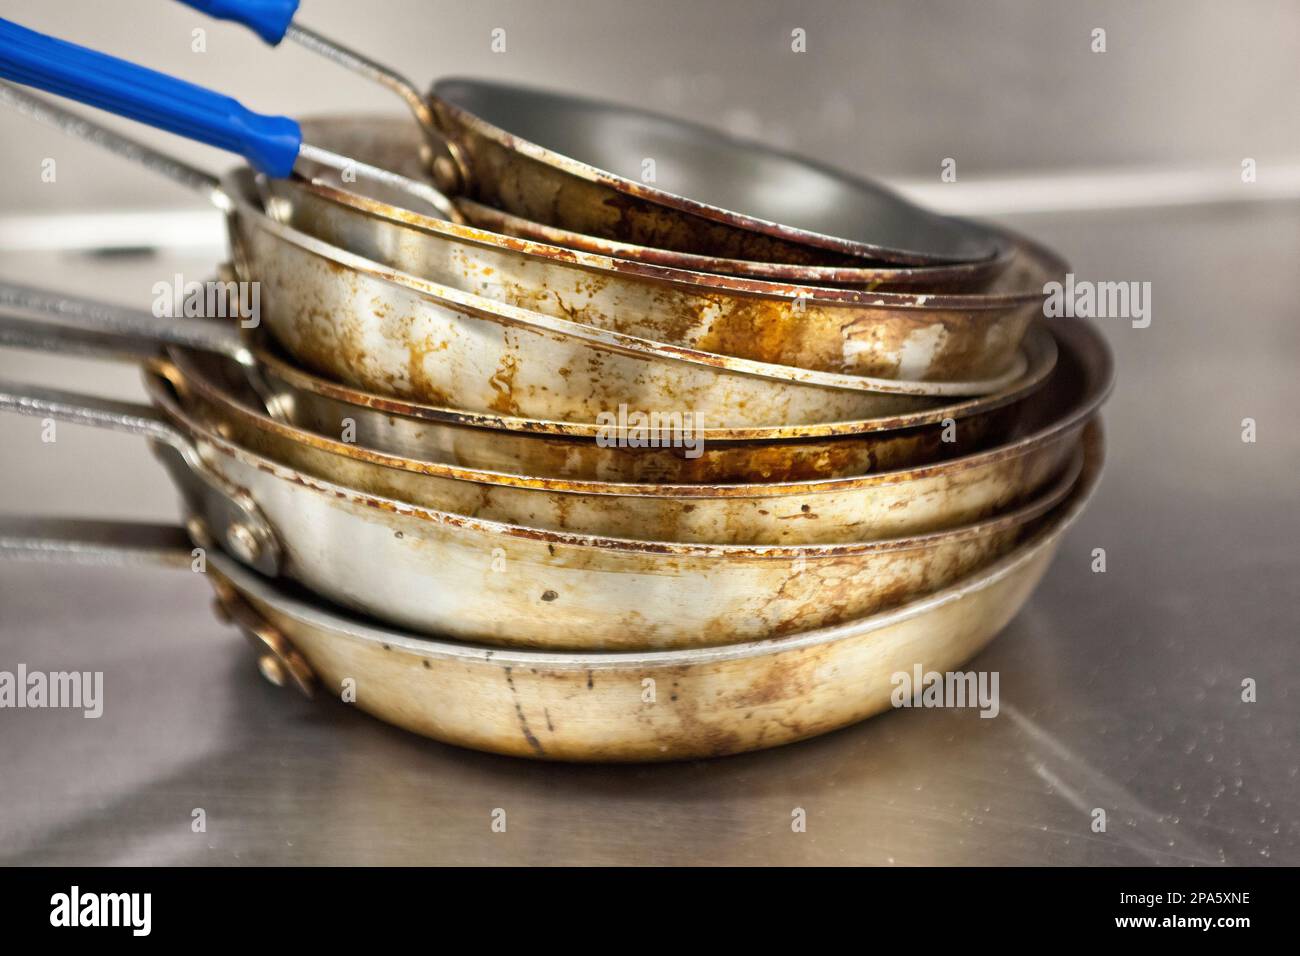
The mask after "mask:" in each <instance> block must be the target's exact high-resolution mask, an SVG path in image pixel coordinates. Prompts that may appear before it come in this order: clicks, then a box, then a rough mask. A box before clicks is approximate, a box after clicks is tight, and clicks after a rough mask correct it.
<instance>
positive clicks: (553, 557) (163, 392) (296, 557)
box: [0, 371, 1077, 650]
mask: <svg viewBox="0 0 1300 956" xmlns="http://www.w3.org/2000/svg"><path fill="white" fill-rule="evenodd" d="M169 379H170V380H171V381H175V378H174V372H173V373H171V375H169V376H168V378H164V377H163V376H162V375H161V374H158V372H157V371H154V372H151V373H150V374H147V375H146V387H147V390H148V392H149V395H150V398H151V400H152V401H153V403H154V405H153V406H149V405H136V404H133V403H123V402H115V401H109V400H106V399H99V398H91V397H86V396H81V395H76V394H72V393H68V392H64V391H60V390H57V389H48V388H41V387H37V386H26V385H12V384H9V383H0V409H3V410H8V411H15V412H19V413H21V414H28V415H37V416H43V417H50V418H55V419H61V420H65V421H70V422H75V423H79V424H89V425H95V426H99V427H105V428H110V429H116V430H123V431H128V432H132V433H136V434H141V435H144V436H146V437H148V438H150V439H153V440H154V441H155V443H156V445H157V446H158V449H159V452H160V457H161V458H162V460H163V462H164V464H165V465H166V467H167V468H168V469H169V471H170V473H171V475H172V477H173V479H174V481H175V482H176V484H177V485H178V487H179V488H180V490H181V492H182V495H183V496H184V497H185V499H186V502H187V505H188V508H189V510H190V511H191V512H192V513H193V514H194V515H195V516H196V517H195V521H194V524H193V532H194V534H195V537H196V540H198V541H199V542H200V543H201V544H202V543H204V542H207V543H208V544H211V543H212V542H216V541H219V542H221V544H222V546H223V547H226V548H228V549H229V550H230V551H231V552H232V553H233V554H234V555H235V556H236V557H238V558H240V559H241V560H243V561H244V562H245V563H248V564H249V565H250V566H252V567H254V568H255V569H257V570H259V571H261V572H262V573H264V574H268V575H278V574H283V575H285V576H287V577H289V578H292V579H293V580H295V581H298V582H299V583H301V584H303V585H304V586H306V587H307V588H308V589H310V590H312V591H314V592H315V593H317V594H320V595H323V596H325V597H327V598H329V599H330V600H333V601H335V602H336V603H339V604H342V605H343V606H345V607H350V608H353V609H354V610H358V611H361V612H363V613H366V614H369V615H371V616H372V617H376V618H378V619H380V620H385V621H388V622H390V623H393V624H396V625H398V626H401V627H405V628H409V629H411V630H414V631H420V632H422V633H432V634H438V635H442V636H448V637H452V638H456V639H463V640H472V641H480V642H484V643H489V644H503V643H510V644H512V645H515V646H533V647H551V648H563V649H578V650H609V649H617V648H625V649H636V650H648V649H661V648H672V647H690V646H702V645H707V646H713V645H720V644H728V643H737V642H740V641H745V640H750V639H757V638H760V637H767V636H771V635H773V634H780V633H790V632H793V631H798V630H806V629H809V628H815V627H819V626H823V625H829V624H832V623H839V622H842V621H845V620H849V619H852V618H855V617H860V616H862V615H864V614H869V613H872V612H873V611H876V610H880V609H882V608H885V607H889V606H893V605H896V604H899V603H901V602H903V601H905V600H907V599H908V598H909V597H912V596H915V595H917V594H921V593H925V592H929V591H933V590H936V589H938V588H942V587H944V586H945V585H947V584H948V583H950V582H952V581H954V580H956V579H957V578H959V577H961V576H962V575H964V574H966V573H969V572H970V571H972V570H974V569H976V568H978V567H980V566H981V565H983V564H985V563H987V562H988V561H990V560H993V559H995V558H997V557H1000V556H1001V555H1003V554H1005V553H1006V552H1007V551H1009V550H1010V549H1011V548H1012V547H1014V545H1015V544H1016V543H1017V541H1019V540H1020V539H1021V538H1022V537H1023V536H1024V535H1025V534H1027V533H1028V531H1029V529H1030V528H1031V526H1032V525H1033V524H1034V522H1035V521H1037V520H1038V519H1039V518H1041V517H1042V516H1043V515H1044V514H1045V513H1046V512H1048V511H1049V510H1050V509H1051V508H1052V507H1053V506H1055V505H1056V504H1057V503H1059V502H1060V501H1061V500H1062V499H1063V497H1064V496H1065V495H1066V494H1067V493H1068V491H1069V488H1070V486H1071V484H1073V478H1074V475H1075V474H1076V473H1077V469H1072V470H1071V471H1070V472H1067V473H1066V475H1065V476H1064V477H1063V478H1062V479H1060V480H1059V481H1058V482H1057V483H1056V484H1055V485H1053V486H1052V487H1050V488H1048V489H1047V490H1045V491H1044V492H1042V493H1041V494H1040V495H1039V496H1038V497H1037V498H1035V499H1034V500H1033V501H1032V502H1030V503H1029V504H1026V505H1024V506H1022V507H1020V508H1018V509H1016V510H1014V511H1010V512H1008V513H1006V514H1003V515H1000V516H998V517H996V518H991V519H988V520H986V521H982V522H979V523H976V524H970V525H965V526H963V527H962V528H960V529H956V530H952V531H946V532H940V533H935V534H929V535H917V536H913V537H909V538H900V539H891V540H887V541H877V542H858V543H853V544H835V545H831V544H810V545H789V546H758V545H713V544H683V543H672V542H662V541H643V540H632V539H620V538H610V537H598V536H587V535H577V534H572V533H569V532H563V531H551V530H545V529H539V528H534V527H525V526H520V525H514V524H507V523H503V522H498V521H489V520H484V519H482V518H475V517H466V516H465V515H462V514H456V513H452V512H447V511H438V510H435V509H431V508H426V507H421V506H419V505H417V504H413V503H410V502H408V501H405V500H402V499H398V498H390V497H384V496H381V495H377V494H374V493H372V492H371V491H370V490H368V489H365V488H358V487H356V486H353V485H350V484H344V483H342V482H340V481H337V480H325V479H321V478H318V477H316V476H314V475H311V474H308V473H306V472H303V471H301V470H299V469H296V468H294V467H292V466H291V465H288V464H285V463H284V462H282V461H280V460H277V459H273V458H271V457H268V456H266V455H264V454H260V453H258V452H256V451H253V450H250V449H248V448H246V447H244V446H243V445H242V444H241V443H237V442H235V441H231V440H228V439H226V438H224V437H223V436H222V435H220V434H219V433H218V431H217V430H215V429H213V428H211V427H210V426H209V424H208V423H207V422H206V421H205V420H204V417H205V416H204V415H203V413H202V411H199V412H192V411H191V410H190V409H189V408H187V407H186V405H187V402H186V400H185V398H184V397H182V396H178V395H177V394H176V393H175V392H174V391H173V390H172V388H171V387H170V386H169ZM288 444H289V443H285V445H284V447H285V448H286V450H291V449H288V447H287V446H288ZM340 460H343V459H340ZM340 470H341V469H340ZM427 480H428V479H426V481H427Z"/></svg>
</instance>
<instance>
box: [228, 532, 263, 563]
mask: <svg viewBox="0 0 1300 956" xmlns="http://www.w3.org/2000/svg"><path fill="white" fill-rule="evenodd" d="M226 544H228V545H229V546H230V553H231V554H233V555H234V556H235V557H236V558H238V559H239V560H240V561H242V562H244V563H245V564H251V563H252V562H254V561H256V560H257V558H258V555H260V554H261V553H262V545H261V544H260V543H259V542H258V540H257V535H255V534H253V532H252V531H251V530H250V529H249V527H248V526H247V525H243V524H239V523H238V522H236V523H235V524H232V525H231V526H230V527H228V528H227V529H226Z"/></svg>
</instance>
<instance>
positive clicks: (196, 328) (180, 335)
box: [0, 282, 253, 366]
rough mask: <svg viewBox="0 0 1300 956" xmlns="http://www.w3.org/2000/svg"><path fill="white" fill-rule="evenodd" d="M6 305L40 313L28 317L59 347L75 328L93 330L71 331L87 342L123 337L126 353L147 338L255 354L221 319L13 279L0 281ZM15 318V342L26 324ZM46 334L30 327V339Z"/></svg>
mask: <svg viewBox="0 0 1300 956" xmlns="http://www.w3.org/2000/svg"><path fill="white" fill-rule="evenodd" d="M4 310H8V311H11V312H15V313H18V314H20V315H24V316H25V315H35V316H38V317H39V318H37V319H32V320H30V321H31V322H32V324H33V325H35V324H38V323H43V324H44V325H45V326H46V333H47V338H46V339H45V340H46V341H49V342H51V343H53V345H52V347H55V348H57V347H58V345H57V343H58V339H59V336H60V334H61V332H62V331H63V330H65V329H71V330H76V331H80V332H89V333H93V335H94V336H95V338H93V339H86V338H85V337H78V336H75V335H72V336H69V339H71V340H74V341H81V342H83V343H88V342H93V341H100V342H102V343H104V345H105V346H110V347H111V345H112V343H113V342H114V341H115V340H119V341H120V342H121V344H122V346H123V349H124V350H126V351H128V352H133V351H135V350H136V349H138V348H139V346H140V345H141V343H143V342H153V343H154V344H155V345H156V346H162V345H178V346H181V347H183V348H193V349H199V350H200V351H204V352H215V353H217V354H218V355H225V356H227V357H228V358H232V359H234V360H235V361H237V362H239V363H240V364H241V365H245V366H252V365H253V353H252V351H251V350H250V349H249V348H248V346H247V345H245V344H244V340H243V337H242V336H241V335H240V332H239V329H238V328H236V327H235V326H234V325H232V324H226V323H223V322H221V321H218V320H213V319H196V318H188V317H180V318H166V317H160V316H156V315H154V314H153V313H152V312H146V311H144V310H142V309H128V308H125V307H123V306H117V305H111V304H109V303H107V302H100V301H97V300H95V299H84V298H80V297H78V296H71V295H64V294H63V293H60V292H54V291H51V290H48V289H37V288H33V287H31V286H24V285H19V284H17V283H13V282H0V311H4ZM7 318H10V319H12V318H13V317H12V316H7ZM16 321H27V320H26V319H20V320H16ZM16 321H9V322H6V328H7V329H8V333H7V334H9V335H11V336H14V338H15V344H19V343H18V341H17V340H18V337H19V336H21V335H22V329H21V326H20V325H17V324H16ZM42 334H43V333H41V332H39V331H38V330H36V329H31V330H29V335H30V336H31V338H30V341H32V342H34V343H35V342H40V341H42V339H41V338H40V336H41V335H42ZM38 347H43V346H38Z"/></svg>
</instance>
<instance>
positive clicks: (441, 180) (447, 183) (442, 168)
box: [433, 156, 461, 193]
mask: <svg viewBox="0 0 1300 956" xmlns="http://www.w3.org/2000/svg"><path fill="white" fill-rule="evenodd" d="M433 181H434V182H435V183H437V184H438V188H439V189H441V190H442V191H443V192H446V193H454V192H459V191H460V186H461V182H460V172H459V171H458V170H457V169H456V164H455V163H454V162H453V161H452V159H451V157H450V156H439V157H438V158H437V159H435V160H434V161H433Z"/></svg>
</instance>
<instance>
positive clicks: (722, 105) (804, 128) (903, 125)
mask: <svg viewBox="0 0 1300 956" xmlns="http://www.w3.org/2000/svg"><path fill="white" fill-rule="evenodd" d="M2 15H3V16H5V17H7V18H10V19H13V20H16V21H18V22H20V23H23V24H24V25H26V26H29V27H32V28H34V29H38V30H42V31H46V32H49V33H53V34H55V35H57V36H60V37H62V38H64V39H68V40H72V41H75V42H79V43H82V44H86V45H91V46H94V47H96V48H98V49H101V50H103V51H105V52H109V53H113V54H116V55H119V56H123V57H127V58H130V59H133V60H135V61H138V62H141V63H144V64H147V65H150V66H153V67H155V68H157V69H161V70H164V71H167V72H171V73H174V74H177V75H179V76H183V77H185V78H187V79H190V80H193V81H195V82H198V83H201V84H204V85H209V86H212V87H214V88H217V89H220V90H222V91H224V92H227V93H230V94H232V95H234V96H236V97H237V98H239V99H240V100H242V101H243V102H245V103H246V104H247V105H249V106H251V107H252V108H254V109H257V110H259V111H263V112H278V113H285V114H288V115H292V116H304V115H308V114H312V113H318V112H322V111H331V110H376V111H379V110H394V109H400V108H401V106H400V104H399V103H398V101H397V100H396V99H395V98H394V97H393V96H392V94H390V93H387V92H386V91H384V90H383V89H380V88H378V87H375V86H373V85H371V84H369V83H367V82H366V81H365V80H362V79H360V78H357V77H352V76H350V75H348V74H347V73H345V72H344V71H342V70H340V69H339V68H338V67H335V66H332V65H331V64H329V63H327V62H325V61H324V60H322V59H320V58H319V57H317V56H315V55H314V54H311V53H309V52H307V51H305V50H303V49H300V48H298V47H297V46H295V45H294V44H293V43H284V44H283V45H282V46H281V47H280V48H279V49H274V50H273V49H271V48H269V47H266V46H264V45H263V44H262V43H261V41H260V40H258V39H257V38H256V37H254V36H253V35H252V34H251V33H249V32H248V31H246V30H244V29H243V28H240V27H236V26H233V25H229V24H221V23H216V22H213V21H211V20H209V19H208V18H206V17H204V16H203V15H202V14H199V13H197V12H196V11H193V10H191V9H189V8H188V7H185V6H183V5H181V4H180V3H178V2H174V0H111V2H103V0H60V2H57V3H51V2H49V0H7V2H5V3H4V5H3V14H2ZM299 16H300V19H301V21H302V22H303V23H304V24H305V25H307V26H310V27H312V28H313V29H316V30H318V31H320V32H322V33H324V34H325V35H327V36H333V37H336V38H338V39H340V40H343V41H346V42H348V43H350V44H352V45H354V46H355V47H356V48H357V49H359V50H361V51H365V52H369V53H371V54H373V55H374V56H375V57H377V58H380V59H382V60H384V61H386V62H387V63H389V64H391V65H392V66H394V67H396V68H398V69H400V70H402V71H404V72H405V73H406V74H407V75H408V76H410V77H411V78H412V79H413V80H415V81H416V82H417V83H418V84H419V85H420V86H424V85H425V84H427V83H428V82H429V81H430V80H432V79H433V78H435V77H439V76H447V75H453V74H473V75H486V76H495V77H501V78H503V79H509V80H518V81H522V82H528V83H534V84H539V85H546V86H553V87H557V88H560V89H564V90H587V91H590V92H592V93H593V94H597V95H599V96H602V97H608V98H612V99H615V100H621V101H626V102H629V103H639V104H644V105H646V106H649V107H652V108H655V109H659V110H664V111H667V112H671V113H674V114H677V115H681V116H686V117H690V118H694V119H697V120H702V121H706V122H710V123H715V124H719V125H722V126H725V127H728V128H730V129H733V130H735V131H738V132H742V133H746V134H750V135H755V136H759V137H762V138H765V139H768V140H771V141H773V142H776V143H779V144H781V145H782V146H786V147H790V148H793V149H795V150H798V151H802V152H806V153H809V154H812V155H815V156H818V157H820V158H823V159H825V160H828V161H830V162H832V163H835V164H838V165H841V166H844V167H846V168H848V169H853V170H859V171H862V172H868V173H872V174H876V175H881V176H885V177H890V178H897V179H904V180H918V181H926V180H937V178H938V175H939V164H940V162H941V161H942V160H943V159H944V158H946V157H952V158H955V159H956V160H957V163H958V171H959V177H961V178H969V177H979V176H987V175H992V174H1005V173H1017V172H1027V171H1045V170H1062V169H1076V168H1094V167H1116V166H1128V165H1140V166H1151V165H1171V166H1184V165H1189V164H1191V165H1195V164H1202V163H1203V164H1209V165H1219V164H1222V166H1223V168H1224V169H1225V173H1226V175H1229V176H1235V175H1236V174H1237V169H1238V165H1239V163H1240V160H1241V158H1242V157H1243V156H1251V157H1253V158H1255V159H1256V160H1257V161H1258V162H1259V164H1260V168H1261V181H1263V177H1264V175H1265V174H1266V172H1267V170H1268V169H1269V167H1270V165H1273V164H1277V163H1281V162H1284V161H1292V160H1298V159H1300V97H1297V96H1296V92H1297V90H1300V55H1298V44H1297V37H1300V3H1296V2H1295V0H1236V2H1222V0H1143V2H1133V0H1100V2H1088V3H1071V2H1067V0H1046V2H1043V0H979V2H972V0H872V2H867V0H805V2H799V3H795V2H789V0H787V2H778V0H617V2H615V0H303V3H302V6H301V9H300V14H299ZM498 27H500V28H503V29H504V30H505V31H506V32H505V37H506V50H505V52H503V53H493V52H492V51H491V49H490V40H491V32H492V30H493V29H494V28H498ZM796 28H800V29H803V30H805V31H806V37H807V52H806V53H801V54H796V53H793V52H792V51H791V31H792V30H794V29H796ZM1095 28H1101V29H1104V30H1105V31H1106V52H1105V53H1104V54H1099V53H1093V52H1092V50H1091V46H1092V31H1093V30H1094V29H1095ZM195 29H203V30H206V31H207V32H206V52H202V53H196V52H193V51H192V49H191V47H192V31H194V30H195ZM150 135H154V136H156V141H157V142H160V143H165V144H166V145H167V146H168V148H174V149H177V150H179V151H181V152H183V153H184V154H185V155H187V156H189V157H191V158H193V159H195V160H196V161H201V162H203V163H205V164H207V165H208V166H209V167H210V168H214V169H219V168H222V167H223V166H225V165H228V163H229V161H228V160H227V159H226V158H225V157H224V156H221V155H219V154H217V153H215V151H212V150H206V149H204V148H202V147H190V146H188V144H183V143H181V142H180V141H179V140H177V139H176V138H174V137H169V136H166V135H164V134H150ZM1247 148H1248V151H1247V152H1243V150H1244V149H1247ZM46 156H56V157H58V158H59V159H60V180H61V182H60V183H59V185H58V187H57V188H49V187H46V188H42V186H43V184H41V183H40V181H39V178H38V177H37V173H38V171H39V162H40V160H41V159H42V158H43V157H46ZM0 169H3V170H4V171H5V175H4V177H2V178H0V215H3V214H6V213H14V212H20V211H21V212H29V211H40V210H56V209H64V210H85V209H105V208H121V207H155V206H170V205H175V204H182V203H188V204H190V205H197V204H196V203H195V201H194V200H193V199H192V198H191V197H189V196H187V195H185V194H184V193H182V192H181V191H179V190H177V189H175V188H173V187H170V186H166V185H160V184H159V182H158V181H157V180H156V179H155V178H153V177H151V176H149V175H147V174H144V173H142V172H138V171H136V170H133V169H130V168H129V167H127V166H126V165H125V164H123V163H120V162H116V161H110V162H105V161H104V159H103V157H102V156H101V155H99V154H98V153H97V152H95V151H94V150H92V149H89V148H87V147H82V146H79V145H77V144H73V143H70V142H69V141H68V140H67V139H66V138H64V137H63V136H62V135H61V134H58V133H55V132H52V131H47V130H42V129H38V128H37V127H36V126H35V125H34V124H32V123H31V122H30V121H28V120H25V119H23V118H21V117H18V116H16V115H13V114H11V113H9V112H8V111H4V110H0Z"/></svg>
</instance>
